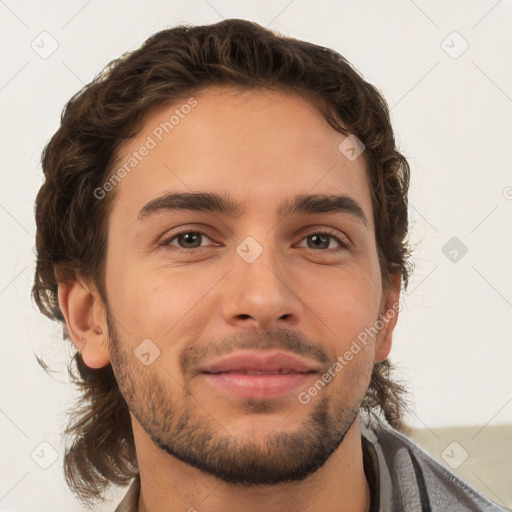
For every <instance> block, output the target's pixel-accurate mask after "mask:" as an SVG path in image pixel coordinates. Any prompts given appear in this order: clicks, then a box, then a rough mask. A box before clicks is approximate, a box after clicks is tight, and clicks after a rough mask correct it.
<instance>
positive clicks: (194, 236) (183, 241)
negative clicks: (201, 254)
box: [161, 229, 219, 253]
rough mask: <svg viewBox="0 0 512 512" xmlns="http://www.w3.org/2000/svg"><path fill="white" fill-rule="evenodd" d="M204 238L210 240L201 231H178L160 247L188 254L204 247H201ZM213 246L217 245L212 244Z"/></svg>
mask: <svg viewBox="0 0 512 512" xmlns="http://www.w3.org/2000/svg"><path fill="white" fill-rule="evenodd" d="M204 238H206V239H208V240H210V241H211V239H210V238H209V237H208V236H206V234H205V233H203V232H202V231H192V230H190V229H188V230H184V231H180V232H179V233H174V235H173V236H172V237H171V238H167V239H166V240H164V241H163V242H162V244H161V245H162V246H164V247H172V249H171V250H173V251H178V252H185V253H188V252H190V251H192V250H194V249H198V248H201V247H205V246H204V245H201V241H202V240H203V239H204ZM173 240H176V242H177V243H178V245H177V246H176V245H175V244H173V243H172V241H173ZM214 245H219V244H215V243H214Z"/></svg>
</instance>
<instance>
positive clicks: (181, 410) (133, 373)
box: [105, 87, 389, 484]
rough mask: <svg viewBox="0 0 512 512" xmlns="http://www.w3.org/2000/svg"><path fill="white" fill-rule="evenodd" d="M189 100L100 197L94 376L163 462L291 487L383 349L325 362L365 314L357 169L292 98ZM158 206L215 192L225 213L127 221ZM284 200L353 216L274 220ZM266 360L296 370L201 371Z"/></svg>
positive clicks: (361, 175) (147, 129)
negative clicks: (170, 458) (99, 326)
mask: <svg viewBox="0 0 512 512" xmlns="http://www.w3.org/2000/svg"><path fill="white" fill-rule="evenodd" d="M195 99H196V100H197V104H195V106H193V107H191V108H186V107H183V106H184V105H191V103H187V100H186V99H185V100H183V102H178V103H176V104H173V105H172V106H170V107H162V108H160V109H156V110H155V111H154V112H152V113H151V115H150V117H148V118H147V120H146V122H145V124H144V126H143V127H142V129H141V131H140V133H139V134H138V135H137V137H136V138H135V139H133V140H131V141H130V142H129V144H128V145H126V146H125V147H124V148H123V150H122V152H121V154H120V159H119V163H118V165H117V166H116V167H115V168H114V172H115V171H116V170H117V169H118V168H120V167H122V166H123V165H124V164H125V163H126V162H128V159H129V158H130V156H133V155H132V154H133V152H134V151H137V152H138V156H136V157H135V158H137V163H135V161H134V160H132V161H131V165H128V166H127V167H126V169H128V168H129V169H130V172H129V173H127V175H126V176H125V177H124V178H123V179H122V181H121V182H120V183H119V184H118V185H117V186H116V188H115V192H109V193H115V194H116V196H117V197H116V201H115V203H114V208H113V210H112V212H111V215H110V218H109V237H108V254H107V267H106V268H107V271H106V283H105V284H106V293H107V298H108V322H109V336H110V340H111V342H112V344H113V346H112V347H111V352H110V358H111V362H112V366H113V369H114V372H115V375H116V378H117V380H118V382H119V386H120V389H121V392H122V393H123V396H124V397H125V399H126V401H127V403H128V406H129V408H130V410H131V413H132V421H133V422H134V429H135V426H138V427H139V429H141V430H142V429H143V430H144V431H145V433H146V434H147V435H148V436H149V438H150V439H152V440H153V441H154V443H155V444H156V445H157V446H159V447H160V448H161V449H163V450H164V451H166V452H168V453H170V454H172V455H174V456H175V457H177V458H179V459H180V460H182V461H185V462H187V463H188V464H191V465H192V466H195V467H197V468H200V469H202V470H204V471H206V472H208V473H210V474H213V475H216V476H217V477H219V478H221V479H223V480H225V481H228V482H246V483H252V484H262V483H278V482H281V481H284V480H287V479H292V480H293V479H294V480H300V479H303V478H305V477H306V476H307V475H309V474H311V473H312V472H314V471H315V470H316V469H317V468H318V467H320V466H321V465H322V464H323V463H324V462H325V461H326V460H327V458H328V457H329V456H330V455H331V454H332V453H333V452H334V450H335V449H336V448H337V447H338V445H339V444H340V443H341V441H342V440H343V437H344V435H345V433H346V432H347V430H348V429H349V428H350V426H351V425H352V423H353V421H354V420H355V418H356V417H357V414H358V411H359V407H360V404H361V401H362V400H363V397H364V395H365V392H366V390H367V388H368V384H369V381H370V375H371V371H372V366H373V364H374V362H375V359H376V358H377V360H381V359H384V358H385V357H386V356H387V351H388V350H389V347H387V348H386V346H384V345H381V344H379V342H378V341H377V338H372V337H369V338H368V341H367V343H366V344H361V343H360V344H359V345H360V350H359V351H358V352H357V353H354V354H353V358H352V359H351V360H350V361H348V362H347V361H345V364H343V365H342V369H341V370H338V369H337V368H338V367H337V366H335V363H336V361H337V357H338V356H340V357H343V355H344V354H345V353H346V352H347V351H348V350H349V349H350V347H351V343H352V342H353V340H355V339H356V338H357V336H358V335H359V334H360V333H361V332H363V331H364V330H365V329H366V328H368V327H371V326H373V325H374V324H375V321H376V319H377V315H378V313H379V312H380V311H381V309H380V308H381V306H382V304H383V296H382V286H381V275H380V270H379V264H378V258H377V249H376V244H375V230H374V224H373V215H372V206H371V199H370V189H369V184H368V180H367V176H366V170H365V164H364V161H363V157H359V158H357V159H355V160H350V159H348V158H347V157H346V156H345V155H344V154H343V153H342V152H340V150H339V149H338V146H339V144H340V143H341V142H342V141H343V140H344V139H345V137H344V136H343V135H342V134H340V133H338V132H337V131H335V130H334V129H333V128H332V127H330V126H329V124H328V123H327V122H326V121H325V120H324V118H323V117H322V116H321V115H320V114H319V113H318V112H317V111H316V110H315V109H314V108H313V107H312V106H311V105H310V104H309V103H307V102H306V101H305V100H303V99H301V98H299V97H296V96H293V95H288V94H283V93H277V92H269V91H262V90H256V91H250V92H247V91H246V92H243V93H237V92H236V91H234V90H233V89H229V88H219V87H216V88H210V89H209V90H207V91H206V92H204V93H202V94H200V95H198V96H196V98H195ZM176 110H178V111H179V112H178V113H177V114H176V115H175V117H174V118H173V119H172V121H171V123H169V124H168V125H167V130H168V133H166V130H165V129H163V128H162V126H163V125H162V124H161V123H165V122H169V119H170V118H171V116H172V115H173V114H175V111H176ZM177 119H179V120H178V121H177ZM169 126H172V128H169ZM148 137H149V138H148ZM142 146H146V147H148V148H149V149H148V150H147V151H146V150H142V151H141V150H140V148H141V147H142ZM142 153H144V154H145V156H142ZM171 193H172V194H176V193H183V194H190V193H196V194H198V193H205V194H206V193H208V194H218V195H222V196H224V197H227V198H228V199H230V200H231V202H233V203H240V206H241V209H242V210H243V211H242V212H239V213H238V214H237V215H231V214H230V212H228V211H209V210H208V209H206V210H205V211H195V210H189V209H165V208H158V207H156V208H155V207H154V204H153V207H151V208H149V207H148V208H146V210H145V212H144V213H143V214H140V215H139V212H140V211H141V210H142V209H143V208H144V206H145V205H147V204H148V203H149V202H151V201H153V200H154V199H156V198H160V197H162V196H164V195H166V194H171ZM299 194H302V195H310V194H314V195H329V196H347V197H348V198H351V199H352V200H353V201H354V202H356V203H357V205H359V207H360V208H361V211H362V213H363V214H364V218H365V219H366V220H364V219H363V218H362V216H361V215H357V214H356V213H354V211H353V209H352V211H350V210H349V209H346V208H345V209H343V208H342V209H341V210H339V209H337V210H335V211H323V212H322V211H311V210H305V211H298V212H297V211H296V212H292V213H290V212H288V213H286V214H285V215H280V214H279V212H280V208H283V205H284V206H286V205H287V204H292V203H293V202H294V200H295V198H296V196H297V195H299ZM305 204H306V205H308V202H306V203H305ZM311 204H312V202H310V203H309V205H310V206H311ZM157 206H158V205H157ZM159 206H162V204H160V205H159ZM231 213H232V212H231ZM179 234H181V235H180V236H178V235H179ZM336 237H338V239H339V240H340V241H337V239H336ZM342 244H345V246H343V245H342ZM144 340H145V341H144ZM141 343H142V345H141ZM279 352H280V353H283V352H284V353H285V354H289V355H292V356H295V357H296V358H297V359H298V360H300V361H301V362H302V363H304V365H305V367H307V371H309V370H311V372H309V373H308V372H306V370H305V369H304V368H303V369H302V370H300V371H297V369H295V370H293V371H291V373H289V374H288V375H281V376H276V375H275V374H276V373H277V370H276V368H273V370H272V369H271V370H268V367H267V370H264V371H263V372H262V371H259V370H258V371H256V372H254V371H252V370H250V369H249V370H247V368H241V366H244V365H247V364H249V366H250V365H251V364H255V365H256V366H258V365H259V366H261V365H263V366H264V365H265V361H263V360H261V359H260V360H254V359H250V360H249V363H248V362H247V360H246V361H242V362H240V361H239V362H238V363H239V366H238V367H236V364H235V363H233V362H232V363H231V364H232V366H233V365H234V366H235V368H234V370H233V369H231V370H224V371H222V372H220V373H219V372H218V369H219V367H218V366H217V367H212V364H213V363H216V362H218V361H220V360H222V359H224V358H225V357H227V356H230V355H237V354H248V355H249V356H254V355H259V356H262V357H266V356H272V355H276V354H278V353H279ZM274 362H276V361H274ZM281 362H282V364H283V365H284V366H285V367H286V366H287V365H288V364H289V363H288V362H283V361H281ZM267 363H268V361H267ZM276 364H278V363H276ZM228 366H229V365H228ZM259 366H258V367H259ZM338 366H339V365H338ZM329 369H330V370H331V375H332V374H334V375H335V376H334V377H333V378H331V379H330V380H329V382H328V383H327V384H326V385H319V384H318V381H319V379H320V380H321V379H322V375H323V374H325V373H326V372H328V370H329ZM208 370H210V372H209V373H207V371H208ZM215 370H217V372H216V371H215ZM284 370H285V371H290V369H289V368H288V369H286V368H285V369H284ZM228 371H229V372H231V373H227V372H228ZM248 373H249V374H250V373H260V375H248ZM261 373H266V375H261ZM269 373H273V374H274V375H269ZM240 374H243V375H240ZM326 380H327V379H326ZM324 382H325V381H324ZM315 383H317V384H316V389H317V392H316V393H315V392H309V391H308V390H310V388H312V386H313V387H314V385H315ZM299 397H302V399H299ZM306 397H309V400H307V399H306Z"/></svg>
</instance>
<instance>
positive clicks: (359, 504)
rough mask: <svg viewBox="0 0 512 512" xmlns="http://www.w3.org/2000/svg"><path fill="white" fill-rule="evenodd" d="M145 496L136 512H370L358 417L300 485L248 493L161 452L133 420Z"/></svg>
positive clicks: (268, 487)
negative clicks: (300, 511) (269, 511)
mask: <svg viewBox="0 0 512 512" xmlns="http://www.w3.org/2000/svg"><path fill="white" fill-rule="evenodd" d="M132 424H133V430H134V438H135V446H136V450H137V460H138V464H139V471H140V479H141V493H140V496H139V503H138V512H157V511H160V510H166V511H168V512H174V511H185V510H186V511H190V512H234V511H240V510H243V511H244V512H253V511H254V512H256V511H258V512H259V511H260V510H262V509H263V510H279V511H280V512H296V511H297V510H308V511H309V512H320V511H322V512H339V511H340V510H350V511H353V512H367V511H368V510H369V506H370V491H369V487H368V483H367V481H366V477H365V473H364V467H363V453H362V446H361V434H360V423H359V416H358V417H357V418H356V420H355V421H354V422H353V424H352V426H351V427H350V429H349V430H348V432H347V433H346V435H345V438H344V439H343V442H342V443H341V444H340V446H339V447H338V448H337V450H336V451H335V452H334V453H333V454H332V455H331V457H329V459H328V460H327V462H326V463H325V464H324V465H323V466H322V467H321V468H320V469H318V470H317V471H316V472H315V473H313V474H312V475H310V476H309V477H307V478H306V479H304V480H302V481H300V482H286V483H283V484H277V485H262V486H257V487H245V486H241V485H235V484H227V483H225V482H222V481H221V480H219V479H217V478H215V477H213V476H211V475H207V474H205V473H203V472H201V471H199V470H198V469H196V468H194V467H192V466H189V465H188V464H185V463H184V462H181V461H180V460H178V459H176V458H175V457H173V456H171V455H169V454H167V453H165V452H163V451H162V450H160V449H159V448H158V447H156V446H155V445H154V444H153V442H152V441H151V440H150V439H149V437H148V436H147V434H146V433H145V431H144V430H143V429H142V427H141V426H140V424H139V423H138V422H137V421H136V420H134V419H132Z"/></svg>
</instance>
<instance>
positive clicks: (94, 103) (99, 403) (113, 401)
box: [32, 19, 412, 504]
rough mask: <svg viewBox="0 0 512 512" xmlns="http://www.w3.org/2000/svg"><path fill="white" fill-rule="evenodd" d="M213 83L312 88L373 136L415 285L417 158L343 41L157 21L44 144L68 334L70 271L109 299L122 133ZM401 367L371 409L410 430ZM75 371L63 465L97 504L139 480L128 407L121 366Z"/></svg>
mask: <svg viewBox="0 0 512 512" xmlns="http://www.w3.org/2000/svg"><path fill="white" fill-rule="evenodd" d="M211 85H231V86H235V87H238V88H241V89H245V90H249V89H254V88H267V89H273V90H277V91H282V92H286V93H293V94H298V95H301V96H302V97H304V98H305V99H307V100H308V101H309V102H310V103H311V104H313V105H314V106H315V107H316V108H317V109H318V111H319V112H320V113H321V114H322V115H323V116H324V118H325V119H326V121H327V122H329V124H330V125H331V126H332V127H333V128H334V129H336V130H337V131H338V132H340V133H343V134H345V135H349V134H355V135H356V136H357V137H358V138H359V139H360V140H361V141H362V142H363V143H364V145H365V151H364V153H363V155H364V158H365V162H366V167H367V173H368V177H369V181H370V187H371V199H372V207H373V216H374V223H375V236H376V246H377V252H378V259H379V265H380V270H381V275H382V283H383V288H384V289H386V288H387V286H389V284H390V282H391V281H390V277H391V276H392V275H393V274H397V273H400V274H401V278H402V283H403V286H404V288H405V289H406V288H407V284H408V278H409V275H410V271H411V268H412V267H411V263H410V261H409V256H410V248H409V246H408V242H407V234H408V216H407V204H408V203H407V194H408V188H409V175H410V169H409V165H408V163H407V160H406V159H405V157H404V156H403V155H402V154H400V153H399V151H398V149H397V147H396V143H395V138H394V134H393V130H392V127H391V122H390V117H389V108H388V105H387V103H386V101H385V99H384V98H383V97H382V95H381V94H380V92H379V91H378V90H377V89H376V88H375V87H374V86H372V85H371V84H370V83H368V82H366V81H365V80H364V79H363V77H362V76H361V75H360V74H359V72H358V71H357V70H355V69H354V68H353V67H352V65H351V64H350V63H349V62H348V61H347V60H346V59H345V58H344V57H342V56H341V55H340V54H339V53H337V52H336V51H334V50H332V49H329V48H325V47H322V46H318V45H315V44H312V43H309V42H304V41H300V40H297V39H295V38H292V37H286V36H284V35H282V34H279V33H278V32H275V31H271V30H268V29H265V28H263V27H261V26H259V25H257V24H256V23H253V22H250V21H246V20H238V19H229V20H225V21H222V22H220V23H216V24H212V25H204V26H191V25H186V24H185V25H179V26H175V27H173V28H170V29H165V30H162V31H160V32H157V33H156V34H154V35H152V36H151V37H150V38H149V39H147V40H146V41H145V42H144V43H143V44H142V46H141V47H140V48H138V49H136V50H134V51H131V52H127V53H125V54H123V55H122V56H120V57H119V58H117V59H115V60H113V61H111V62H110V63H109V64H108V65H107V66H106V67H105V69H104V70H103V71H101V72H100V73H99V74H98V75H97V76H96V77H95V78H94V79H93V80H92V81H91V82H90V83H89V84H87V85H86V86H85V87H84V88H83V89H82V90H80V91H79V92H78V93H76V94H75V95H74V96H73V97H72V98H71V99H70V100H69V101H68V103H67V104H66V105H65V107H64V110H63V112H62V115H61V124H60V127H59V129H58V130H57V131H56V133H55V134H54V135H53V136H52V138H51V139H50V141H49V142H48V143H47V144H46V146H45V148H44V150H43V153H42V167H43V172H44V176H45V181H44V183H43V184H42V186H41V188H40V190H39V192H38V194H37V198H36V204H35V219H36V227H37V232H36V250H37V264H36V269H35V276H34V284H33V288H32V296H33V298H34V300H35V302H36V304H37V306H38V308H39V309H40V311H41V312H42V313H43V314H44V315H46V316H47V317H49V318H50V319H52V320H56V321H58V322H60V323H61V324H62V327H63V340H68V341H71V337H70V335H69V332H68V330H67V328H66V324H65V319H64V316H63V314H62V311H61V309H60V307H59V301H58V294H57V292H58V283H59V282H62V281H66V280H73V279H75V278H76V277H77V276H78V275H80V276H82V277H84V278H86V279H91V280H92V282H93V283H94V284H95V285H96V287H97V289H98V291H99V293H100V296H101V298H102V299H103V300H104V303H105V304H107V301H106V293H105V260H106V251H107V223H108V216H109V213H110V212H111V209H112V206H113V200H114V198H115V197H116V196H115V193H114V192H112V193H110V194H107V196H106V197H105V198H104V199H103V200H101V201H99V200H97V199H96V197H95V195H94V194H93V191H94V190H95V189H97V187H99V186H101V185H102V184H103V183H105V181H106V180H107V178H108V177H109V175H110V174H111V173H112V170H113V167H114V164H115V163H116V159H117V157H118V151H119V150H120V148H121V146H122V144H123V143H124V142H126V141H127V140H128V139H130V138H131V137H133V136H134V135H136V134H137V133H138V130H139V129H140V127H141V126H142V125H143V121H144V119H145V117H146V116H147V115H148V114H149V112H150V110H152V109H154V108H156V107H163V106H164V105H166V104H170V103H172V102H175V101H176V100H177V99H183V98H184V97H187V96H190V95H193V94H194V93H197V92H200V91H201V90H203V89H205V88H206V87H208V86H211ZM392 368H393V367H392V364H391V363H390V361H389V360H388V359H386V360H385V361H382V362H379V363H376V364H375V365H374V367H373V371H372V375H371V381H370V385H369V388H368V391H367V394H366V396H365V399H364V401H363V404H362V408H364V409H366V410H372V411H378V413H379V414H381V415H382V416H384V418H385V419H386V420H387V421H388V422H389V423H390V424H391V425H392V426H394V427H395V428H398V429H400V428H401V426H402V425H403V423H402V413H403V411H404V409H405V408H406V405H405V400H404V397H405V396H406V389H405V387H404V386H403V385H402V384H399V383H398V382H396V381H394V380H392V379H391V371H392ZM69 374H70V378H71V380H72V381H73V382H74V383H75V384H76V385H77V386H78V388H79V390H80V392H81V398H80V401H79V403H78V404H77V405H76V406H75V407H74V408H73V409H72V410H71V411H70V421H69V424H68V426H67V428H66V430H65V432H64V434H63V435H65V436H68V438H70V439H71V441H72V442H71V444H70V445H69V446H68V447H67V448H66V451H65V454H64V473H65V478H66V482H67V483H68V485H69V487H70V488H71V489H72V490H73V492H74V493H75V495H76V496H77V497H78V499H80V500H81V501H82V502H84V503H86V504H87V503H88V502H89V501H92V500H96V499H101V495H102V493H103V492H104V491H105V490H106V489H107V488H108V486H109V485H110V484H115V485H126V484H128V483H129V481H130V479H131V478H132V477H134V476H136V475H137V474H138V466H137V459H136V454H135V446H134V438H133V432H132V429H131V423H130V415H129V410H128V406H127V404H126V402H125V400H124V398H123V396H122V394H121V392H120V390H119V387H118V384H117V382H116V379H115V376H114V373H113V370H112V366H111V365H110V364H108V365H106V366H104V367H102V368H99V369H92V368H89V367H87V366H86V365H85V364H84V362H83V360H82V358H81V356H80V353H79V352H77V353H76V354H75V355H74V357H73V358H72V359H71V361H70V363H69Z"/></svg>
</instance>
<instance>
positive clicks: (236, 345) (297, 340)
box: [179, 327, 331, 373]
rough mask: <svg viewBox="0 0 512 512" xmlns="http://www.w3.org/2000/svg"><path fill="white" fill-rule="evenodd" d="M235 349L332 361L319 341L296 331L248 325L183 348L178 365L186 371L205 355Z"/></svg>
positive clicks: (229, 351)
mask: <svg viewBox="0 0 512 512" xmlns="http://www.w3.org/2000/svg"><path fill="white" fill-rule="evenodd" d="M238 350H284V351H286V352H291V353H294V354H296V355H300V356H306V357H310V358H312V359H315V360H316V361H318V362H320V363H322V365H327V364H328V363H329V361H330V360H331V359H330V358H329V356H328V355H327V352H326V350H325V348H324V347H323V346H322V345H321V344H319V343H313V342H311V341H309V340H307V339H306V338H305V337H304V336H302V335H301V334H299V333H297V332H294V331H290V330H287V329H272V330H271V331H261V330H259V329H257V328H255V327H250V328H247V329H244V330H243V331H239V332H237V333H235V334H233V335H231V336H229V337H226V338H222V339H209V340H207V341H206V342H204V343H200V344H196V345H189V346H186V347H184V349H183V350H182V351H181V353H180V355H179V361H180V366H181V368H182V370H183V372H184V373H187V372H190V371H192V370H193V369H194V368H196V367H197V366H198V365H199V364H200V363H201V362H202V361H204V360H205V359H207V358H213V357H221V356H225V355H229V354H231V353H232V352H235V351H238Z"/></svg>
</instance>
